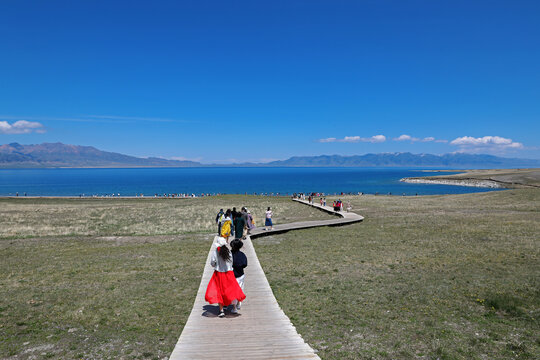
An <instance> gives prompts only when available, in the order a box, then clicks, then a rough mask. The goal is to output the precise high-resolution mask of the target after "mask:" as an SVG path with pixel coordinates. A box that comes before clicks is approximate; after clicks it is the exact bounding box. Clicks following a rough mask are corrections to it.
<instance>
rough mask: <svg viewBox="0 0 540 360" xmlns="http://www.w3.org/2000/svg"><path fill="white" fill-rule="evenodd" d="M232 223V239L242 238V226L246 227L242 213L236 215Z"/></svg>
mask: <svg viewBox="0 0 540 360" xmlns="http://www.w3.org/2000/svg"><path fill="white" fill-rule="evenodd" d="M233 223H234V238H235V239H241V238H242V236H244V226H246V222H245V220H244V217H243V216H242V213H237V214H236V218H235V219H234V221H233Z"/></svg>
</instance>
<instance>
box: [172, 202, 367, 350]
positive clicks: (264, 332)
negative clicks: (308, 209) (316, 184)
mask: <svg viewBox="0 0 540 360" xmlns="http://www.w3.org/2000/svg"><path fill="white" fill-rule="evenodd" d="M295 201H298V202H301V203H303V204H306V205H311V206H314V207H317V208H320V209H321V210H324V211H326V212H328V213H331V214H336V215H338V216H339V218H336V219H332V220H321V221H302V222H296V223H291V224H280V225H276V226H274V230H270V231H264V230H263V229H255V230H254V231H252V233H251V236H250V237H249V236H248V237H246V239H245V240H244V247H243V248H242V251H243V252H244V253H245V254H246V256H247V258H248V264H249V266H248V267H247V268H246V271H245V274H246V278H245V290H246V294H247V299H246V300H245V301H244V302H243V303H242V309H241V311H240V313H239V314H238V315H233V314H229V313H227V315H226V316H225V318H224V319H219V318H217V314H218V307H217V305H209V304H207V303H206V301H205V300H204V294H205V291H206V285H207V284H208V282H209V281H210V277H211V276H212V273H213V268H212V267H211V266H210V256H211V253H212V251H214V249H215V246H214V244H212V246H211V248H210V251H209V253H208V258H207V261H206V263H205V266H204V272H203V276H202V279H201V284H200V286H199V290H198V292H197V297H196V299H195V303H194V305H193V309H192V310H191V314H190V315H189V318H188V320H187V322H186V325H185V326H184V329H183V331H182V334H181V335H180V338H179V339H178V342H177V344H176V346H175V348H174V350H173V352H172V354H171V356H170V358H169V359H171V360H179V359H197V360H199V359H209V360H211V359H219V360H225V359H231V360H240V359H319V357H318V356H317V355H316V354H315V352H314V350H313V349H312V348H311V347H310V346H309V345H308V344H306V343H305V342H304V340H303V339H302V337H301V336H300V335H299V334H298V333H297V332H296V329H295V327H294V326H293V324H292V323H291V321H290V320H289V318H288V317H287V315H285V313H284V312H283V310H281V308H280V307H279V304H278V303H277V301H276V298H275V297H274V294H273V292H272V289H271V288H270V285H269V284H268V280H267V279H266V276H265V274H264V271H263V269H262V267H261V264H260V263H259V259H258V258H257V254H256V253H255V249H254V248H253V243H252V242H251V238H256V237H260V236H265V235H271V234H277V233H283V232H287V231H289V230H295V229H305V228H311V227H317V226H339V225H345V224H351V223H354V222H359V221H362V220H363V219H364V218H363V217H362V216H360V215H358V214H355V213H336V212H334V211H333V210H332V208H330V207H328V206H327V207H324V208H323V207H321V206H320V205H315V204H309V203H308V202H307V201H301V200H295Z"/></svg>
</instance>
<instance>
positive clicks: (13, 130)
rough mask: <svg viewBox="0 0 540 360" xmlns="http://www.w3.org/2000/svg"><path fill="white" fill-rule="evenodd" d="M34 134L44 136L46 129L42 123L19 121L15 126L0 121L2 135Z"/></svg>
mask: <svg viewBox="0 0 540 360" xmlns="http://www.w3.org/2000/svg"><path fill="white" fill-rule="evenodd" d="M32 132H37V133H40V134H42V133H44V132H45V129H44V128H43V125H42V124H41V123H38V122H35V121H26V120H19V121H16V122H14V123H13V124H10V123H8V122H7V121H0V134H30V133H32Z"/></svg>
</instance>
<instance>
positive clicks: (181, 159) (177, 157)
mask: <svg viewBox="0 0 540 360" xmlns="http://www.w3.org/2000/svg"><path fill="white" fill-rule="evenodd" d="M202 159H203V158H202V157H196V158H187V157H183V156H172V157H170V158H168V160H177V161H195V162H200V161H201V160H202Z"/></svg>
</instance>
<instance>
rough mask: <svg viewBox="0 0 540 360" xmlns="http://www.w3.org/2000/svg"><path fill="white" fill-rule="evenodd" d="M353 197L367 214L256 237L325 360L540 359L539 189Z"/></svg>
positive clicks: (279, 288)
mask: <svg viewBox="0 0 540 360" xmlns="http://www.w3.org/2000/svg"><path fill="white" fill-rule="evenodd" d="M328 200H329V201H331V200H332V199H328ZM344 200H345V201H347V200H350V201H351V203H352V205H353V211H356V212H357V213H359V214H361V215H364V216H365V220H364V221H363V222H362V223H359V224H354V225H350V226H344V227H339V228H319V229H310V230H301V231H295V232H290V233H286V234H281V235H276V236H271V237H266V238H261V239H258V240H255V246H256V249H257V253H258V256H259V259H260V261H261V264H262V266H263V268H264V270H265V272H266V275H267V278H268V280H269V282H270V285H271V286H272V289H273V291H274V293H275V295H276V297H277V300H278V302H279V304H280V305H281V307H282V308H283V309H284V311H285V313H286V314H288V315H289V317H290V318H291V320H292V321H293V323H294V324H295V326H296V327H297V329H298V331H299V332H300V333H301V334H302V336H303V337H304V339H305V340H306V341H307V342H308V343H309V344H311V345H312V346H313V347H314V348H316V349H317V350H318V351H319V355H320V356H321V358H322V359H372V358H375V359H408V358H420V359H538V358H540V260H539V257H540V239H539V234H540V191H538V190H507V191H499V192H489V193H479V194H467V195H450V196H425V197H397V196H360V197H348V198H347V197H345V198H344Z"/></svg>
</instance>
